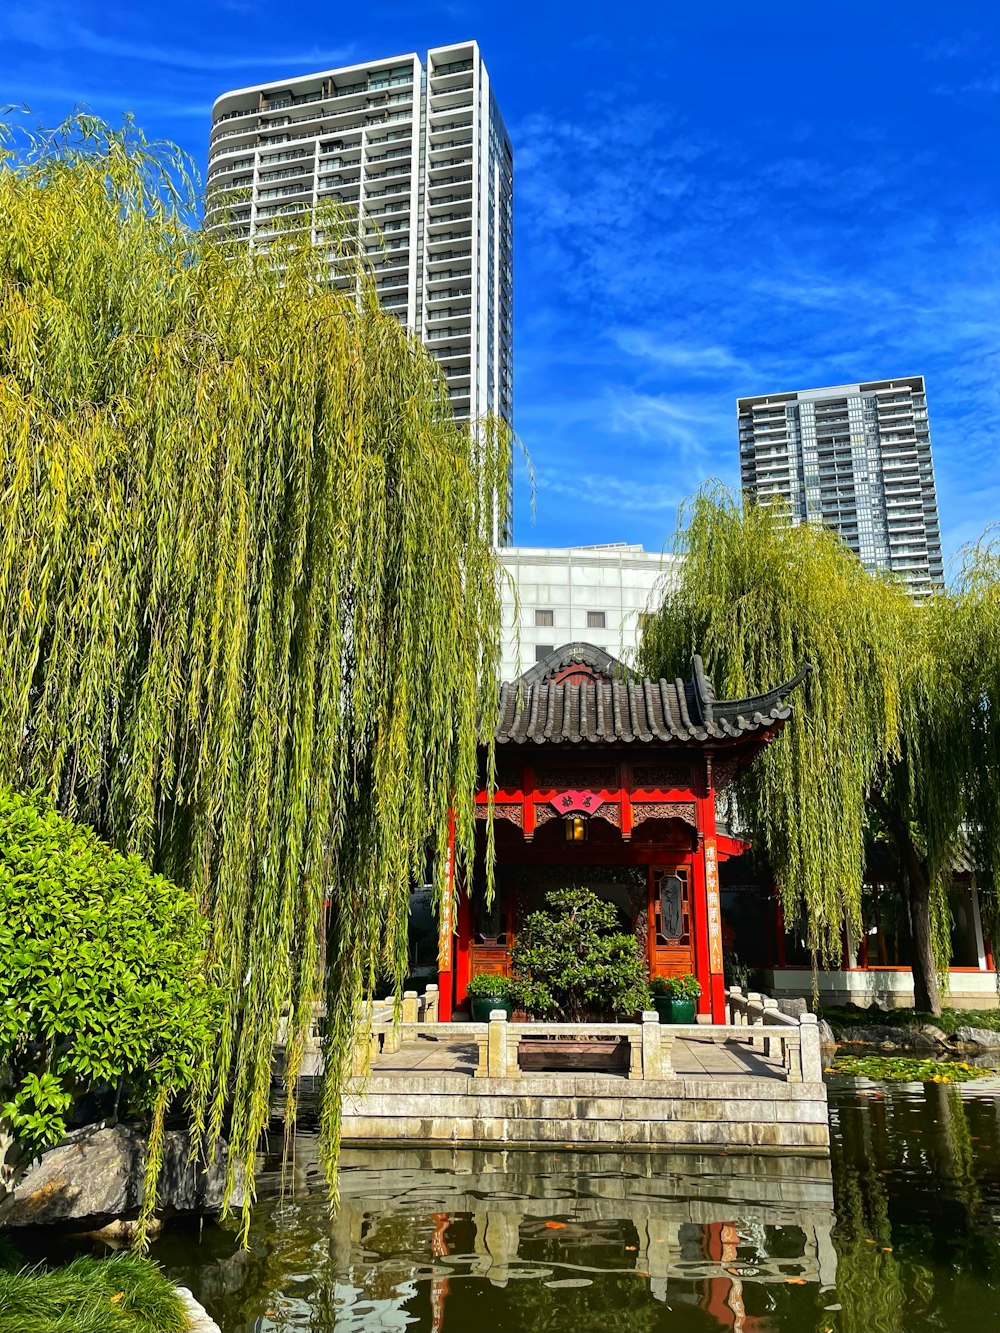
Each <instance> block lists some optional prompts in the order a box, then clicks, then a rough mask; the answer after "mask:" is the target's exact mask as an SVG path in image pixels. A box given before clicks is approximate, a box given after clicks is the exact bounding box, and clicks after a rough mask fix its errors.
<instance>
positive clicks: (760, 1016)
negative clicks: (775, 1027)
mask: <svg viewBox="0 0 1000 1333" xmlns="http://www.w3.org/2000/svg"><path fill="white" fill-rule="evenodd" d="M762 998H763V997H762V996H761V995H760V993H759V992H758V991H755V990H752V991H747V1027H751V1028H762V1027H763V1026H764V1007H763V1005H762V1004H761V999H762ZM750 1048H751V1050H754V1051H762V1050H763V1049H764V1043H763V1041H762V1040H761V1039H760V1037H756V1036H754V1037H751V1038H750Z"/></svg>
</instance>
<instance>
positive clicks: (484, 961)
mask: <svg viewBox="0 0 1000 1333" xmlns="http://www.w3.org/2000/svg"><path fill="white" fill-rule="evenodd" d="M808 670H809V668H808V667H804V668H803V669H802V671H800V672H799V673H798V674H797V675H796V676H795V677H794V678H793V679H792V680H790V681H788V682H786V683H785V684H784V685H781V686H779V687H778V688H777V689H774V690H771V691H770V692H769V693H767V694H762V695H757V696H754V697H751V698H747V699H725V700H723V699H716V697H715V691H714V689H713V688H712V682H711V681H710V680H709V679H708V677H707V676H706V674H705V670H704V667H703V665H702V661H701V658H700V657H697V656H696V657H695V658H694V662H693V671H692V676H691V679H690V680H689V681H686V682H685V681H682V680H680V679H677V680H672V681H669V680H641V679H639V678H638V677H637V676H636V675H635V674H634V673H632V672H631V671H629V670H628V669H627V668H626V667H625V666H624V665H623V664H622V663H621V662H618V661H616V660H615V659H614V658H612V657H610V656H609V655H608V654H607V653H605V652H603V651H602V650H601V649H599V648H595V647H594V646H593V645H591V644H587V643H571V644H567V645H566V646H565V647H563V648H558V649H556V650H555V651H553V652H551V653H550V654H549V655H548V656H547V657H545V658H544V659H543V660H542V661H540V662H538V663H536V664H535V666H533V667H532V668H531V669H530V670H529V671H527V672H525V674H524V675H523V676H521V678H520V679H519V680H516V681H513V682H510V683H505V684H504V685H502V686H501V690H500V710H499V718H498V720H497V724H496V729H495V740H496V767H497V785H496V791H495V793H494V797H493V802H494V804H493V818H494V829H495V844H496V869H495V893H494V896H493V899H492V901H491V902H490V903H489V904H487V902H486V893H485V884H486V876H485V870H484V864H485V854H486V837H485V828H486V816H487V807H488V802H489V794H488V792H487V790H486V787H485V781H483V785H482V787H481V789H480V791H479V792H478V793H477V796H476V801H477V805H478V807H479V813H480V815H481V823H480V826H479V838H478V851H477V857H476V864H475V867H474V869H473V872H472V884H471V892H469V891H466V886H463V885H459V886H457V888H458V892H457V895H456V902H455V911H454V917H453V916H452V912H451V910H449V908H446V910H445V911H443V912H442V915H441V921H440V936H439V956H438V968H439V973H438V984H439V987H440V1003H441V1017H442V1018H443V1019H447V1018H450V1017H451V1014H452V1012H453V1010H454V1009H455V1008H458V1007H460V1006H464V1004H465V1002H466V989H467V986H468V981H469V977H470V976H471V975H472V974H473V973H477V972H494V973H506V972H507V970H508V968H509V965H510V956H511V948H512V946H513V943H514V940H515V939H516V938H517V933H518V930H519V928H520V926H521V923H522V922H523V921H524V919H525V917H526V916H527V914H528V913H529V912H531V911H532V910H534V909H535V908H536V907H537V906H539V905H540V903H541V900H542V898H543V897H544V895H545V893H546V892H547V891H548V890H550V889H553V888H559V887H563V886H565V885H568V884H585V885H587V886H589V887H591V888H592V889H594V890H595V892H597V893H598V895H599V896H600V897H602V898H604V899H606V900H607V901H609V902H611V903H613V904H614V906H615V908H616V909H617V911H618V915H619V919H620V921H621V925H622V928H623V929H625V930H628V931H630V932H634V933H635V935H636V936H637V937H638V938H639V940H640V941H641V943H642V947H643V950H644V952H645V955H646V962H647V966H648V969H649V974H650V976H671V975H678V974H683V973H687V972H691V973H694V975H695V976H696V977H697V978H698V980H699V981H700V982H701V985H702V995H701V999H700V1001H699V1011H700V1013H701V1014H703V1015H706V1016H707V1017H708V1018H709V1019H710V1021H713V1022H722V1021H724V1018H723V1006H724V992H723V961H722V921H721V914H720V905H719V863H720V862H721V861H724V860H726V859H727V858H728V857H731V856H737V855H739V854H740V853H741V852H743V851H745V850H746V849H747V846H748V844H747V843H745V842H742V841H740V840H739V839H737V838H735V837H733V836H731V835H730V834H729V833H728V832H727V831H725V830H724V829H723V828H722V827H720V826H717V823H716V796H717V794H718V793H719V792H721V791H723V790H724V788H725V787H726V786H727V785H728V784H729V783H731V782H732V780H733V778H734V777H735V776H736V775H737V774H738V773H739V772H740V771H741V770H742V769H744V768H746V766H747V765H749V764H751V763H752V762H753V760H754V759H755V757H756V756H757V755H758V754H759V753H760V752H761V750H762V749H763V748H764V746H765V745H767V743H768V742H769V741H771V740H773V738H774V737H775V736H776V735H777V734H778V732H779V731H780V730H781V728H782V727H783V726H784V724H785V723H786V722H787V720H788V718H789V717H790V716H791V712H792V710H791V707H790V705H789V704H787V703H786V699H787V697H788V695H789V694H790V693H791V691H792V690H793V689H794V688H795V686H796V685H797V684H798V683H799V681H800V680H801V679H802V678H803V676H804V675H805V674H806V673H807V672H808Z"/></svg>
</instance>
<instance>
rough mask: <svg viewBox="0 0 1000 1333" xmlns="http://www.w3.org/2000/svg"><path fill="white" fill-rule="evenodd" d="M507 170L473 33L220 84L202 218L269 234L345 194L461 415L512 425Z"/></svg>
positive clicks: (502, 132)
mask: <svg viewBox="0 0 1000 1333" xmlns="http://www.w3.org/2000/svg"><path fill="white" fill-rule="evenodd" d="M513 172H514V167H513V156H512V154H511V147H510V140H509V139H508V137H507V131H506V129H505V128H504V123H503V119H502V117H501V115H500V111H499V109H498V107H497V103H496V99H495V97H494V96H493V91H492V89H491V87H490V79H489V75H488V74H487V72H486V66H485V65H484V63H483V60H482V57H481V56H480V53H479V47H478V45H477V44H476V43H475V42H463V43H461V44H460V45H457V46H444V47H436V48H435V49H434V50H432V51H429V52H428V53H427V57H426V60H422V59H421V58H420V57H419V56H418V55H415V54H411V55H404V56H394V57H391V58H389V59H386V60H375V61H371V62H369V63H366V64H362V65H351V66H348V67H347V68H344V69H334V70H327V71H325V72H323V73H319V74H308V75H303V76H301V77H298V78H293V79H285V80H281V81H279V82H275V83H266V84H260V85H258V86H256V87H252V88H240V89H237V90H236V91H234V92H229V93H224V94H223V95H222V96H221V97H219V98H218V99H217V101H216V103H215V106H214V107H213V109H212V132H211V141H210V146H209V161H208V182H209V192H210V210H209V216H208V218H207V221H208V224H209V225H213V223H214V225H224V226H225V227H226V228H227V230H228V231H229V232H230V234H233V235H236V236H239V237H242V238H245V239H246V240H247V242H248V243H250V244H257V245H264V244H267V242H268V241H269V240H270V239H272V238H273V236H274V235H275V228H276V226H278V225H280V226H282V227H284V228H287V227H288V226H290V225H294V222H295V216H296V215H297V214H299V213H301V214H302V215H303V219H302V223H303V226H304V227H305V226H310V227H313V226H314V225H315V224H314V221H313V210H314V209H315V207H316V206H317V205H318V204H319V203H321V202H322V201H323V200H326V199H331V200H335V201H337V202H338V203H339V204H341V205H343V207H344V208H345V209H347V210H348V215H349V217H350V218H354V217H356V218H357V226H358V237H359V240H360V242H361V244H362V246H363V247H364V249H365V250H367V252H368V253H369V254H370V255H371V257H372V262H373V264H374V267H375V276H376V281H377V284H378V291H379V296H380V299H381V302H382V305H383V307H384V308H385V309H386V310H390V311H392V312H393V314H395V315H396V317H397V318H398V319H399V320H400V322H401V323H403V324H405V325H406V327H407V328H409V329H411V330H413V331H414V332H415V333H416V334H417V336H418V337H419V338H420V340H421V341H422V342H423V343H424V344H425V346H426V347H427V348H428V349H429V350H430V351H431V352H432V353H433V355H434V356H435V357H436V359H437V361H438V362H439V364H440V365H441V368H442V370H443V371H444V374H445V376H446V378H447V381H448V391H449V393H450V395H451V400H452V406H453V409H454V412H455V415H456V417H459V418H469V417H471V418H477V417H480V416H483V415H485V414H486V413H488V412H490V413H493V414H495V415H498V416H500V417H502V418H503V419H504V420H505V421H506V422H507V423H508V424H510V422H511V415H512V388H513V386H512V366H511V345H512V206H513V179H514V176H513ZM289 217H291V219H292V221H291V223H290V222H289ZM331 270H332V273H331V276H332V280H333V281H335V282H336V281H338V278H337V276H336V263H335V261H334V260H333V259H332V258H331ZM339 281H340V282H345V281H346V279H345V278H340V279H339Z"/></svg>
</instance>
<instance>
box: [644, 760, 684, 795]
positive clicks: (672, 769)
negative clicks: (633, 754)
mask: <svg viewBox="0 0 1000 1333" xmlns="http://www.w3.org/2000/svg"><path fill="white" fill-rule="evenodd" d="M691 777H692V775H691V768H690V766H689V765H687V764H665V763H664V762H663V761H662V760H660V761H655V760H633V761H632V787H633V790H635V789H638V790H640V791H649V790H650V788H657V789H658V790H660V791H668V790H670V789H671V788H674V787H687V788H690V786H691Z"/></svg>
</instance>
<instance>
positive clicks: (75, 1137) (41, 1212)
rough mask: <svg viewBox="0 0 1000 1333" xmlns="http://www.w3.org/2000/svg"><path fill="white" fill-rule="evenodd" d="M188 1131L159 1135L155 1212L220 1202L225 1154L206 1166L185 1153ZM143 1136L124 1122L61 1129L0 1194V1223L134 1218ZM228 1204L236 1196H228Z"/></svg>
mask: <svg viewBox="0 0 1000 1333" xmlns="http://www.w3.org/2000/svg"><path fill="white" fill-rule="evenodd" d="M190 1150H191V1144H190V1138H189V1136H188V1135H187V1134H186V1133H183V1132H181V1131H178V1130H168V1131H167V1133H166V1134H165V1135H164V1144H163V1169H162V1170H161V1172H160V1180H159V1186H158V1190H157V1195H158V1202H157V1213H158V1214H160V1213H163V1214H174V1213H217V1212H219V1211H220V1210H221V1208H222V1197H223V1188H224V1184H225V1171H226V1168H225V1153H224V1152H222V1151H221V1150H220V1152H219V1153H217V1155H216V1159H215V1163H214V1164H213V1165H212V1166H211V1167H210V1168H209V1169H208V1170H205V1169H203V1168H201V1167H199V1166H198V1164H197V1163H194V1162H192V1161H191V1160H190ZM145 1166H146V1136H145V1134H144V1133H141V1132H140V1131H139V1130H136V1129H133V1128H131V1127H129V1126H128V1125H116V1126H114V1128H111V1129H106V1128H103V1127H100V1126H96V1125H91V1126H87V1127H86V1128H85V1129H79V1130H75V1131H73V1132H72V1133H71V1134H68V1135H67V1136H66V1138H65V1139H64V1140H63V1142H62V1143H60V1144H59V1145H58V1146H57V1147H55V1148H51V1149H50V1150H49V1151H48V1152H47V1153H45V1154H44V1155H43V1157H42V1159H41V1161H39V1162H36V1164H35V1165H34V1166H33V1167H31V1168H30V1169H29V1170H28V1172H27V1173H26V1174H25V1176H24V1178H23V1179H22V1180H21V1182H20V1183H19V1184H18V1186H17V1188H16V1189H15V1190H14V1191H13V1193H11V1194H8V1195H7V1196H6V1197H5V1198H2V1199H0V1226H5V1227H25V1226H37V1225H46V1224H49V1223H53V1222H72V1223H75V1224H76V1223H78V1224H80V1225H82V1226H86V1227H88V1228H94V1227H99V1226H102V1225H104V1224H105V1223H107V1222H110V1221H111V1220H113V1219H120V1218H133V1217H135V1216H137V1215H138V1212H139V1209H140V1206H141V1204H142V1194H143V1190H142V1179H143V1173H144V1171H145ZM232 1202H233V1203H234V1205H235V1206H239V1205H240V1204H241V1203H242V1196H237V1197H235V1198H234V1199H233V1200H232Z"/></svg>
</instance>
